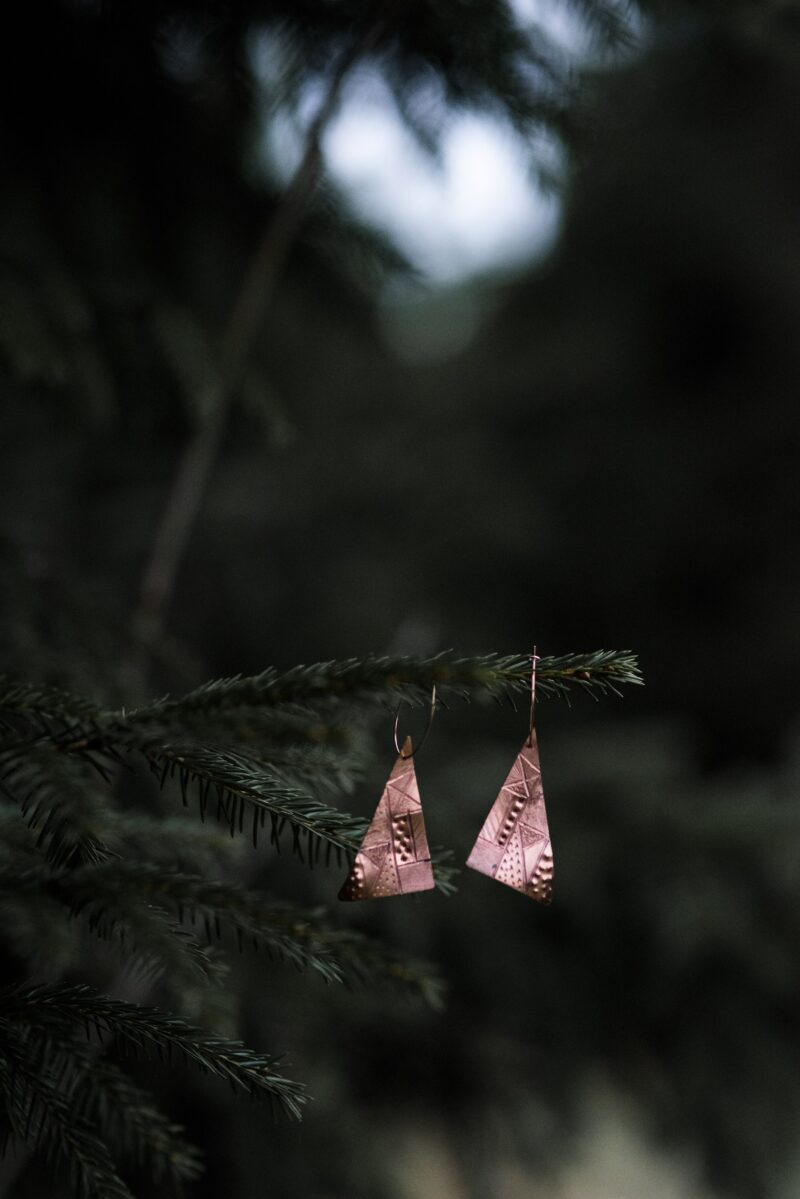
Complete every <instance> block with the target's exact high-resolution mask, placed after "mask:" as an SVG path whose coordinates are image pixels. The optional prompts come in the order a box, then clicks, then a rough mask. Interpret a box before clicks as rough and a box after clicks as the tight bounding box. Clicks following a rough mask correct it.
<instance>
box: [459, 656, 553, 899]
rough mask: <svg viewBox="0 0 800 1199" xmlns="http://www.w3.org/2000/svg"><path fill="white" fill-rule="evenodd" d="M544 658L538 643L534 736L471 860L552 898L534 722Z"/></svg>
mask: <svg viewBox="0 0 800 1199" xmlns="http://www.w3.org/2000/svg"><path fill="white" fill-rule="evenodd" d="M538 661H539V657H538V654H537V653H536V649H535V647H534V651H533V654H532V655H531V718H530V727H529V730H528V736H527V738H526V739H525V744H524V745H523V747H522V749H521V750H520V752H519V754H518V755H517V758H516V760H515V762H514V765H513V766H512V767H511V771H510V773H509V775H508V778H507V779H506V781H505V783H504V784H503V786H502V787H501V789H500V794H499V795H498V796H497V799H496V800H495V801H494V803H493V804H492V810H491V811H490V812H489V815H488V816H487V817H486V820H485V822H484V825H483V828H482V829H481V831H480V833H479V834H478V839H477V841H476V842H475V844H474V845H473V847H472V851H471V853H470V855H469V858H468V859H467V865H468V866H470V867H471V868H472V869H473V870H477V871H479V872H480V873H481V874H487V875H488V876H489V878H493V879H496V880H497V882H498V883H505V884H506V886H507V887H513V888H514V890H515V891H521V892H522V894H523V895H529V896H530V897H531V899H536V900H538V901H539V903H545V904H547V903H550V900H551V899H552V897H553V850H552V848H551V846H550V830H549V828H548V826H547V812H546V811H545V806H544V793H543V791H542V772H541V769H540V766H539V746H538V744H537V740H536V730H535V729H534V727H533V717H534V705H535V702H536V663H537V662H538Z"/></svg>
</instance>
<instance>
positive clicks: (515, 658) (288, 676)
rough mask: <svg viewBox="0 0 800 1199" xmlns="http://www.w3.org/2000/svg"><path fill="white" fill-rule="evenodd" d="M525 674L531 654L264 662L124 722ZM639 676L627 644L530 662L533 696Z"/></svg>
mask: <svg viewBox="0 0 800 1199" xmlns="http://www.w3.org/2000/svg"><path fill="white" fill-rule="evenodd" d="M530 677H531V659H530V656H529V655H527V654H525V655H519V654H517V655H510V656H501V655H499V654H485V655H482V656H479V657H470V658H464V657H457V656H456V655H454V654H452V653H451V652H449V651H448V652H444V653H441V654H437V655H435V656H434V657H430V658H413V657H397V658H392V657H377V656H370V657H367V658H361V659H359V658H348V659H344V660H342V661H332V662H318V663H316V664H314V665H312V666H296V667H294V668H292V669H291V670H288V671H285V672H283V673H279V672H278V671H277V670H275V669H273V668H271V667H270V668H269V669H267V670H265V671H263V672H262V673H261V674H257V675H251V676H247V677H242V676H235V677H233V678H227V679H217V680H214V681H212V682H209V683H206V684H204V685H203V686H202V687H198V688H196V689H195V690H194V691H190V692H189V693H188V694H187V695H184V696H183V697H181V698H178V699H169V698H167V699H163V700H158V701H156V702H155V703H153V704H151V705H148V706H147V707H143V708H139V709H138V710H136V711H134V712H131V713H130V714H129V715H128V721H129V722H130V723H131V724H147V723H148V722H149V721H152V720H159V721H162V722H163V721H169V720H170V719H175V720H177V721H180V720H181V719H182V718H183V717H184V716H185V715H189V714H198V713H203V714H204V715H205V716H206V718H207V719H209V720H211V719H213V716H214V713H215V712H217V711H219V710H227V711H230V710H231V709H232V708H234V707H236V706H239V705H244V706H249V707H253V708H256V707H259V706H261V707H273V706H276V705H282V704H298V703H301V704H306V705H310V704H312V703H314V702H319V701H320V700H333V699H336V700H341V699H347V700H350V701H352V702H360V703H364V702H369V701H374V700H377V701H382V700H385V699H386V698H387V697H392V696H394V697H395V698H396V699H398V700H400V699H404V700H407V701H409V702H412V703H420V704H421V703H427V702H429V701H430V694H431V688H432V687H433V685H434V683H435V684H436V688H437V692H438V694H439V695H440V696H441V697H442V698H447V697H453V698H457V699H462V700H469V699H470V698H471V697H473V696H478V695H481V694H483V695H488V696H491V697H492V698H494V699H497V700H501V701H502V700H506V701H511V702H513V701H514V699H515V698H520V697H521V696H522V695H523V694H527V693H528V692H529V689H530ZM642 682H643V680H642V676H641V672H640V670H639V664H638V661H637V658H636V655H635V654H633V653H631V652H630V651H628V650H596V651H594V652H591V653H575V654H564V655H562V656H561V657H542V658H540V659H539V662H538V664H537V667H536V687H537V694H538V695H541V696H552V695H559V696H562V697H564V698H566V697H567V696H568V695H569V692H570V691H571V690H573V689H575V688H579V689H581V690H584V691H587V692H589V693H590V694H605V693H607V692H609V691H610V692H614V693H615V694H619V690H618V689H619V687H620V686H623V685H639V684H641V683H642Z"/></svg>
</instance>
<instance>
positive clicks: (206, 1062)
mask: <svg viewBox="0 0 800 1199" xmlns="http://www.w3.org/2000/svg"><path fill="white" fill-rule="evenodd" d="M0 1020H5V1021H9V1022H11V1021H24V1022H25V1023H26V1024H27V1025H30V1026H33V1025H38V1026H40V1027H41V1028H42V1029H43V1031H45V1032H46V1031H47V1030H48V1029H56V1030H58V1031H61V1032H67V1033H69V1032H70V1031H75V1030H78V1029H80V1028H84V1029H86V1030H92V1029H93V1030H94V1031H95V1032H97V1033H98V1034H100V1035H103V1034H108V1035H111V1036H113V1037H116V1038H117V1039H118V1040H119V1041H120V1043H121V1044H122V1045H126V1046H128V1047H129V1048H131V1049H133V1050H135V1051H138V1052H141V1053H145V1054H147V1053H148V1052H150V1053H152V1052H155V1053H157V1054H158V1055H159V1057H161V1058H162V1059H163V1058H165V1057H166V1058H171V1056H172V1054H173V1053H178V1054H180V1055H181V1056H183V1057H184V1058H185V1059H186V1060H187V1061H189V1062H191V1063H192V1064H193V1065H195V1066H198V1067H199V1068H200V1069H201V1070H202V1071H204V1072H208V1073H211V1074H214V1075H216V1076H217V1077H218V1078H223V1079H226V1080H227V1081H228V1082H229V1083H230V1084H231V1085H232V1086H233V1088H234V1089H237V1088H241V1089H243V1090H244V1091H246V1092H247V1093H248V1094H249V1095H251V1096H253V1097H258V1096H261V1095H264V1096H268V1097H269V1098H270V1100H271V1101H272V1102H273V1103H274V1104H275V1105H277V1107H278V1108H279V1109H280V1110H281V1111H283V1112H284V1114H286V1115H288V1116H290V1117H291V1118H293V1119H300V1118H301V1114H302V1110H301V1109H302V1105H303V1104H304V1103H305V1102H306V1098H307V1097H306V1094H305V1088H304V1087H303V1086H302V1084H300V1083H296V1082H292V1081H290V1080H289V1079H287V1078H284V1077H283V1076H282V1075H281V1074H279V1073H278V1072H277V1070H276V1068H275V1067H276V1064H277V1059H276V1058H273V1057H267V1056H265V1055H262V1054H257V1053H254V1052H253V1051H252V1050H250V1049H247V1048H246V1047H245V1046H244V1045H243V1044H242V1043H241V1042H240V1041H232V1040H230V1039H229V1038H227V1037H222V1036H219V1035H217V1034H216V1033H212V1032H208V1031H206V1030H205V1029H202V1028H198V1027H196V1026H195V1025H192V1024H189V1023H187V1021H185V1020H183V1019H182V1018H181V1017H180V1016H176V1015H173V1014H172V1013H170V1012H165V1011H162V1010H161V1009H159V1008H155V1007H145V1006H140V1005H138V1004H135V1003H126V1002H124V1001H123V1000H120V999H112V998H111V997H110V996H108V995H104V994H102V993H101V992H100V991H97V990H95V988H93V987H90V986H86V985H83V984H80V985H74V986H70V985H67V984H59V983H56V984H46V983H45V984H41V985H38V986H27V987H26V986H23V987H14V988H9V989H7V990H5V991H2V992H0Z"/></svg>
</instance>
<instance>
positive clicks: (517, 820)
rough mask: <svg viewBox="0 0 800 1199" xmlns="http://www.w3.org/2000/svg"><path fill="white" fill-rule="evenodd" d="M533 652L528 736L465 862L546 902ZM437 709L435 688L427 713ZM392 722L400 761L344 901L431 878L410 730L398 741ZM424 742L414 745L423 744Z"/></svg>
mask: <svg viewBox="0 0 800 1199" xmlns="http://www.w3.org/2000/svg"><path fill="white" fill-rule="evenodd" d="M538 660H539V659H538V655H537V654H536V651H535V650H534V652H533V654H532V655H531V715H530V725H529V729H528V736H527V737H526V739H525V743H524V745H523V746H522V749H521V750H520V752H519V753H518V754H517V757H516V759H515V761H514V765H513V766H512V767H511V771H510V772H509V775H508V778H507V779H506V781H505V783H504V784H503V786H502V787H501V789H500V794H499V795H498V796H497V799H496V800H495V801H494V803H493V804H492V808H491V811H490V812H489V815H488V816H487V817H486V820H485V821H484V824H483V827H482V829H481V831H480V832H479V833H478V838H477V840H476V842H475V844H474V845H473V847H472V850H471V852H470V855H469V857H468V858H467V865H468V866H470V867H471V868H472V869H473V870H477V871H479V872H480V873H481V874H486V875H488V876H489V878H493V879H496V880H497V882H498V883H505V885H506V886H508V887H513V888H514V890H515V891H521V892H522V894H523V895H528V896H530V897H531V898H532V899H536V900H538V901H539V902H540V903H545V904H547V903H550V900H551V898H552V889H553V851H552V849H551V847H550V831H549V829H548V826H547V812H546V811H545V806H544V794H543V792H542V777H541V770H540V767H539V747H538V744H537V741H536V730H535V728H534V708H535V703H536V663H537V661H538ZM435 711H436V687H435V686H434V688H433V695H432V697H431V713H430V718H429V720H428V728H427V729H426V730H425V733H424V734H423V738H422V740H423V741H424V740H425V737H427V735H428V731H429V730H430V726H431V722H432V720H433V714H434V712H435ZM398 719H399V712H398V716H397V717H395V722H394V744H395V749H396V750H397V755H398V756H397V761H396V762H395V765H394V769H393V770H392V773H391V774H390V775H389V778H388V780H387V783H386V786H385V788H384V790H383V794H382V795H381V798H380V801H379V802H378V806H377V808H376V809H375V815H374V816H373V818H372V822H371V824H370V826H369V828H368V829H367V831H366V833H365V835H364V840H363V841H362V843H361V848H360V849H359V851H358V853H357V854H356V859H355V862H354V863H353V867H352V869H351V871H350V873H349V874H348V876H347V878H346V879H345V882H344V885H343V886H342V889H341V891H340V892H339V898H340V899H344V900H356V899H380V898H382V897H383V896H389V895H407V894H409V893H410V892H412V891H429V890H430V889H431V888H432V887H433V886H434V885H435V883H434V878H433V866H432V865H431V854H430V849H429V848H428V838H427V835H426V832H425V818H424V816H423V814H422V802H421V800H420V795H419V787H418V786H417V776H416V772H415V770H414V762H413V757H414V753H415V751H414V749H413V748H412V744H411V738H410V737H407V738H406V740H405V742H404V744H403V746H402V748H401V747H400V745H399V744H398V739H397V724H398ZM421 746H422V742H420V745H419V747H418V748H421Z"/></svg>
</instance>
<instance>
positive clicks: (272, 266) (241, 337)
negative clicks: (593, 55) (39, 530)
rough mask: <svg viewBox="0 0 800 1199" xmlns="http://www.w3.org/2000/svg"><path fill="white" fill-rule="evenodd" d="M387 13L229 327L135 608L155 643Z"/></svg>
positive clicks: (371, 34) (352, 48) (270, 229)
mask: <svg viewBox="0 0 800 1199" xmlns="http://www.w3.org/2000/svg"><path fill="white" fill-rule="evenodd" d="M387 23H388V13H386V14H384V16H383V17H382V18H380V19H379V20H376V21H375V22H373V23H372V25H370V26H368V27H367V28H366V30H365V32H364V33H363V35H362V36H361V37H356V38H354V39H353V40H352V41H351V43H350V45H349V46H348V47H347V48H346V49H345V51H344V52H343V54H342V55H341V57H340V59H339V62H338V63H337V65H336V67H335V69H334V70H333V73H332V75H331V77H330V80H329V82H328V86H327V89H326V92H325V95H324V97H323V100H322V102H321V104H320V107H319V110H318V111H317V114H316V116H315V117H314V119H313V121H312V122H311V124H310V126H309V128H308V132H307V134H306V140H305V147H304V150H303V155H302V158H301V159H300V162H299V164H298V166H297V169H296V170H295V173H294V175H293V176H292V179H291V181H290V183H289V185H288V187H287V188H286V191H285V192H284V194H283V197H282V198H281V200H280V202H279V203H278V206H277V208H276V209H275V211H274V212H273V214H272V216H271V217H270V219H269V221H268V222H267V225H266V228H265V229H264V232H263V235H262V237H261V240H260V241H259V243H258V245H257V247H256V249H255V251H254V253H253V257H252V259H251V261H250V265H249V269H248V270H247V273H246V275H245V278H244V281H243V283H242V287H241V290H240V292H239V295H238V297H237V299H236V302H235V303H234V306H233V309H232V310H231V314H230V317H229V318H228V322H227V325H226V327H225V329H224V331H223V334H222V338H221V345H220V354H219V366H218V369H217V370H216V371H214V372H213V373H212V374H210V375H209V376H208V378H207V381H206V383H205V389H204V394H202V395H199V396H198V405H197V407H198V411H199V420H198V424H197V426H196V428H195V430H194V432H193V434H192V436H191V437H190V439H189V441H188V443H187V445H186V446H185V448H184V450H183V453H182V455H181V458H180V461H179V462H178V465H177V469H176V471H175V475H174V478H173V480H172V484H171V486H170V489H169V494H168V497H167V501H166V504H165V507H164V511H163V514H162V516H161V520H160V522H159V524H158V527H157V529H156V533H155V538H154V540H153V546H152V551H151V554H150V558H149V561H148V562H147V565H146V567H145V571H144V574H143V577H142V582H141V588H140V593H139V601H138V606H137V609H136V612H135V615H134V626H135V628H136V631H137V633H138V634H139V635H140V636H141V637H142V638H143V639H144V640H145V641H146V642H147V643H149V644H152V643H154V642H156V641H157V640H158V639H159V636H160V633H161V630H162V627H163V623H164V616H165V613H166V609H167V607H168V605H169V601H170V597H171V595H172V591H173V589H174V586H175V581H176V579H177V576H178V571H179V570H180V565H181V560H182V558H183V555H184V553H185V551H186V547H187V545H188V542H189V538H190V536H191V532H192V526H193V525H194V522H195V520H196V519H197V514H198V511H199V509H200V505H201V503H202V501H203V496H204V494H205V491H206V488H207V486H208V481H209V478H210V476H211V472H212V470H213V468H214V464H215V462H216V459H217V456H218V454H219V449H220V445H221V442H222V438H223V436H224V432H225V427H226V423H227V417H228V412H229V408H230V403H231V399H232V397H233V395H234V393H235V391H236V388H237V386H238V385H239V383H240V381H241V377H242V372H243V370H244V367H245V364H246V362H247V358H248V355H249V352H250V349H251V346H252V344H253V339H254V337H255V335H256V332H257V330H258V328H259V325H260V323H261V322H262V321H263V318H264V315H265V313H266V310H267V308H268V306H269V303H270V301H271V300H272V298H273V296H274V294H275V290H276V288H277V285H278V283H279V281H280V278H281V275H282V273H283V268H284V266H285V264H286V260H287V258H288V256H289V252H290V250H291V247H292V243H293V241H294V239H295V237H296V235H297V232H298V230H299V228H300V225H301V223H302V221H303V218H304V216H305V214H306V212H307V209H308V205H309V202H310V200H311V198H312V196H313V194H314V191H315V189H316V187H317V184H318V182H319V177H320V167H321V141H322V136H323V133H324V132H325V129H326V128H327V126H328V124H329V122H330V120H331V118H332V116H333V114H334V113H335V111H336V108H337V105H338V102H339V98H340V95H341V91H342V86H343V84H344V81H345V79H346V78H347V76H348V74H349V72H350V71H351V69H352V68H353V66H354V65H355V63H356V62H358V61H359V59H361V58H363V57H364V56H365V55H366V54H368V53H369V52H370V51H371V50H372V49H373V48H374V47H375V46H376V45H377V44H378V42H379V41H380V40H381V38H382V37H383V34H384V32H385V29H386V27H387Z"/></svg>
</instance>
